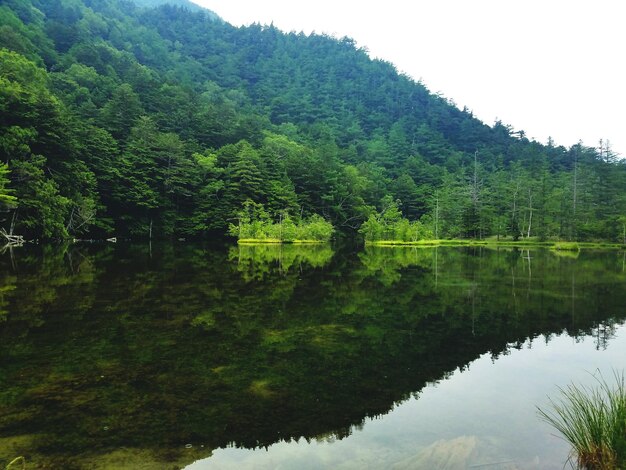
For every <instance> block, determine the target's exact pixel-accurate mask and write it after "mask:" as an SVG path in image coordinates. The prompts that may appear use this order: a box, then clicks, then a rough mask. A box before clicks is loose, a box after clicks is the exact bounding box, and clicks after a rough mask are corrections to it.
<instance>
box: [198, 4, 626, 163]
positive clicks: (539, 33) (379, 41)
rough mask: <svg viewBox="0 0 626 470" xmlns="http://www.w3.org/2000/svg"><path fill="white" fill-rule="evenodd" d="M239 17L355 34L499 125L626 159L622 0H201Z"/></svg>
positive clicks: (237, 21)
mask: <svg viewBox="0 0 626 470" xmlns="http://www.w3.org/2000/svg"><path fill="white" fill-rule="evenodd" d="M193 1H194V2H196V3H198V4H201V5H203V6H205V7H207V8H209V9H211V10H213V11H215V12H216V13H217V14H218V15H220V16H221V17H222V18H223V19H224V20H226V21H227V22H229V23H231V24H233V25H237V26H238V25H247V24H250V23H253V22H257V23H261V24H270V23H272V22H273V23H274V26H276V27H278V28H280V29H281V30H283V31H304V32H305V33H310V32H312V31H315V32H317V33H327V34H331V35H333V36H336V37H343V36H349V37H351V38H353V39H355V40H356V42H357V44H358V46H359V47H365V48H367V49H368V50H369V51H370V55H371V56H372V57H379V58H382V59H384V60H387V61H389V62H392V63H393V64H395V65H396V67H397V68H398V69H399V70H400V71H402V72H405V73H406V74H408V75H410V76H411V77H413V78H415V79H416V80H419V79H421V80H422V82H423V83H424V84H425V85H426V86H427V87H428V88H429V89H430V90H431V91H432V92H435V93H436V92H440V93H442V94H443V95H444V96H446V97H447V98H449V99H452V100H453V101H454V102H455V103H456V104H457V105H458V106H459V107H461V108H462V107H463V106H467V107H468V108H469V109H471V110H472V111H474V114H475V115H476V116H477V117H478V118H480V119H481V120H483V121H484V122H486V123H487V124H493V122H494V121H495V120H496V119H500V120H501V121H503V122H504V123H505V124H510V125H512V126H513V127H514V128H515V130H522V129H523V130H525V131H526V134H527V136H528V137H532V138H535V139H537V140H539V141H541V142H544V143H545V142H546V140H547V138H548V136H552V137H553V139H554V140H555V141H556V143H557V144H559V145H565V146H568V147H569V146H570V145H573V144H575V143H576V142H578V140H580V139H582V141H583V142H584V144H585V145H589V146H597V145H598V141H599V140H600V139H601V138H602V139H609V140H610V142H611V145H612V148H613V150H614V151H616V152H619V153H620V154H621V155H622V156H626V131H625V127H626V126H625V124H626V119H624V117H623V113H624V110H626V64H624V57H625V48H626V25H624V23H625V20H626V2H623V1H621V0H593V1H592V0H584V1H581V0H523V1H521V0H515V1H513V0H417V1H415V0H414V1H408V0H387V1H383V2H381V1H370V0H360V1H355V0H332V1H331V0H315V1H309V0H306V1H305V0H303V1H296V0H291V1H289V0H263V1H260V0H193Z"/></svg>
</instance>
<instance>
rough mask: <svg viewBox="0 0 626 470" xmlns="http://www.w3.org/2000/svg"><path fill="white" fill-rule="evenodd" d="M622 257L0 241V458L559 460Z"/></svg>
mask: <svg viewBox="0 0 626 470" xmlns="http://www.w3.org/2000/svg"><path fill="white" fill-rule="evenodd" d="M625 266H626V263H625V258H624V253H623V252H617V251H607V252H583V253H580V254H579V255H577V256H572V255H569V256H558V255H556V254H554V253H552V252H549V251H546V250H537V251H532V250H531V251H527V250H514V249H510V250H504V249H500V250H487V249H484V248H446V249H442V248H439V249H434V248H432V249H411V248H394V249H383V248H378V249H371V248H368V249H365V250H362V251H360V252H359V251H353V250H347V249H342V250H338V249H335V248H331V247H330V246H314V247H295V246H285V247H278V246H268V247H232V246H217V247H216V246H203V245H193V244H178V245H172V244H167V245H154V244H153V245H152V246H150V245H124V244H117V245H71V246H46V247H22V248H16V249H14V250H13V251H12V252H11V251H5V252H4V253H3V254H2V255H1V256H0V468H3V466H4V465H6V463H8V461H10V460H11V459H13V458H14V457H17V456H24V457H25V458H26V460H27V462H28V464H29V467H30V468H68V469H71V468H77V469H78V468H182V467H185V466H188V468H190V469H203V468H207V469H210V468H293V469H301V468H324V467H327V468H418V469H419V468H424V469H430V468H441V469H444V468H445V469H456V468H459V469H461V468H463V469H465V468H481V469H496V468H501V469H552V468H553V469H555V470H556V469H562V468H563V465H564V462H565V460H566V459H567V454H568V447H567V445H566V444H565V443H564V442H563V441H561V440H560V439H557V438H555V437H554V436H552V435H551V432H552V431H551V429H550V428H548V427H547V426H546V425H544V424H543V423H542V422H541V421H539V420H538V418H537V416H536V411H535V409H536V408H535V407H536V405H544V404H545V403H546V401H547V398H546V397H547V395H552V396H556V393H557V391H556V390H557V389H556V387H557V386H559V385H560V386H564V385H567V384H568V383H570V382H571V381H575V382H577V383H581V382H582V383H592V382H593V378H592V376H591V373H592V372H594V371H596V370H597V369H599V370H601V371H603V372H604V373H605V375H606V376H607V377H608V376H610V375H611V371H612V369H619V370H622V369H624V368H626V327H624V326H622V325H623V323H624V320H625V319H626V308H625V307H626V270H625Z"/></svg>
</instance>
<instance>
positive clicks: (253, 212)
mask: <svg viewBox="0 0 626 470" xmlns="http://www.w3.org/2000/svg"><path fill="white" fill-rule="evenodd" d="M237 215H238V217H237V218H238V223H237V224H230V225H229V228H228V232H229V233H230V235H232V236H234V237H237V238H238V239H239V240H240V241H277V242H281V243H284V242H287V243H289V242H302V241H315V242H328V241H329V240H330V239H331V237H332V235H333V232H334V229H333V226H332V225H331V224H330V223H329V222H327V221H326V220H324V219H323V218H322V217H321V216H319V215H317V214H315V215H312V216H311V217H309V218H308V219H302V220H299V221H294V220H293V219H292V218H291V217H290V216H289V213H288V212H286V211H281V212H280V213H279V214H278V221H277V222H274V221H273V220H272V219H271V218H270V216H269V214H268V213H267V212H266V211H265V208H264V207H263V205H262V204H257V203H254V202H252V201H250V200H247V201H246V202H244V204H243V209H242V210H241V211H240V212H239V213H238V214H237Z"/></svg>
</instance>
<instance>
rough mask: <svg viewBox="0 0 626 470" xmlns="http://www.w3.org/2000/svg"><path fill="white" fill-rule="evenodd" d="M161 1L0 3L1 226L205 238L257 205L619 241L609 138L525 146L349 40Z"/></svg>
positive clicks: (295, 217) (414, 226) (339, 229)
mask: <svg viewBox="0 0 626 470" xmlns="http://www.w3.org/2000/svg"><path fill="white" fill-rule="evenodd" d="M161 3H163V2H161V1H147V0H143V1H141V2H137V4H135V3H133V2H131V1H128V0H2V1H0V226H1V227H2V230H3V231H5V233H8V234H20V235H23V236H24V237H26V238H27V239H53V238H106V237H114V236H116V237H133V238H148V237H150V238H152V237H154V238H174V237H178V238H186V237H189V238H205V237H216V236H218V237H220V236H224V235H227V234H228V233H229V228H230V227H232V226H241V223H242V220H241V214H242V213H244V212H245V208H246V207H255V208H257V212H258V213H262V214H264V217H265V220H266V222H267V223H269V224H270V225H271V224H272V223H274V224H275V223H279V221H283V220H289V221H291V223H292V224H293V226H294V227H298V226H300V225H301V224H303V223H304V222H305V221H310V220H314V221H316V223H321V222H324V221H325V222H326V223H328V224H332V226H333V227H334V231H335V233H336V234H345V235H348V236H355V235H357V236H358V234H359V232H358V231H359V229H361V231H360V233H361V234H365V237H367V234H368V233H370V234H374V233H376V234H378V235H372V236H381V235H380V234H381V233H383V234H384V233H386V231H387V232H389V230H387V229H386V228H385V227H386V226H387V224H390V225H393V226H394V227H396V225H398V224H399V226H403V227H405V229H406V230H405V231H404V232H402V233H404V236H406V237H409V238H411V239H416V238H419V237H423V238H428V237H431V238H432V237H436V238H480V239H482V238H488V237H510V238H512V239H515V240H517V239H539V240H546V239H555V240H556V239H565V240H606V241H614V242H622V243H626V191H624V189H626V162H625V161H624V160H621V159H620V158H619V156H618V155H616V154H615V153H614V152H613V151H612V149H611V147H610V144H609V143H608V141H606V140H604V141H600V142H599V143H598V145H597V147H595V148H592V147H588V146H584V145H582V144H581V143H578V144H575V145H573V146H571V147H570V148H565V147H562V146H557V145H555V144H554V143H553V142H552V140H550V141H549V142H547V143H546V144H542V143H539V142H536V141H534V140H531V139H528V138H527V136H526V135H525V133H524V131H522V130H516V129H514V128H513V127H512V126H511V125H508V124H505V123H502V122H495V123H493V124H490V125H488V124H485V123H483V122H481V121H480V120H478V119H476V118H475V117H474V116H473V113H472V111H471V110H469V109H459V108H458V107H457V106H456V105H455V104H454V103H453V102H451V101H450V100H448V99H446V98H445V97H444V96H441V95H438V94H434V93H431V92H430V91H429V90H428V89H427V88H426V87H425V86H424V84H422V83H420V82H418V81H415V80H413V79H411V78H410V77H408V76H406V75H403V74H402V73H399V72H398V71H397V70H396V68H395V67H394V66H393V65H392V64H390V63H388V62H385V61H381V60H373V59H371V58H370V57H369V55H368V52H367V50H364V49H363V48H359V47H357V46H356V44H355V42H354V41H353V40H351V39H350V38H334V37H331V36H327V35H319V34H310V35H306V34H304V33H297V32H291V33H284V32H281V31H280V30H278V29H277V28H275V27H274V26H272V25H269V26H267V25H260V24H254V25H251V26H247V27H234V26H232V25H230V24H228V23H227V22H225V21H223V20H222V19H221V18H220V17H219V16H218V15H217V14H215V13H213V12H210V11H208V10H203V9H201V8H187V7H186V6H185V4H187V2H184V1H177V2H173V3H174V5H167V4H161ZM218 13H219V12H218ZM538 112H540V110H538ZM312 218H313V219H312ZM364 224H365V225H364ZM324 230H325V231H326V232H325V233H328V229H327V228H326V227H325V228H324ZM234 232H235V231H234V230H230V233H231V234H233V233H234ZM391 232H394V236H397V234H396V233H395V229H394V230H391Z"/></svg>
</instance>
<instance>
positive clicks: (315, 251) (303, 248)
mask: <svg viewBox="0 0 626 470" xmlns="http://www.w3.org/2000/svg"><path fill="white" fill-rule="evenodd" d="M332 257H333V250H332V248H331V247H330V245H328V244H312V245H308V244H307V245H299V244H295V245H293V244H282V243H281V244H259V245H238V246H236V247H231V248H230V250H229V252H228V258H229V260H230V261H232V262H236V264H237V269H238V270H239V271H240V272H241V273H242V275H243V277H244V279H245V280H247V281H249V280H253V279H256V280H263V279H264V278H265V277H266V276H267V275H268V274H269V273H270V272H273V271H276V270H277V271H278V272H280V273H282V274H286V273H289V272H291V273H293V272H295V271H302V270H303V269H305V268H310V267H312V268H321V267H324V266H325V265H327V264H328V263H329V261H330V260H331V258H332Z"/></svg>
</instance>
